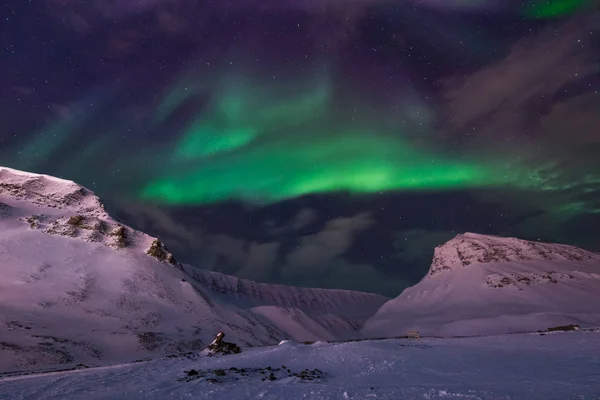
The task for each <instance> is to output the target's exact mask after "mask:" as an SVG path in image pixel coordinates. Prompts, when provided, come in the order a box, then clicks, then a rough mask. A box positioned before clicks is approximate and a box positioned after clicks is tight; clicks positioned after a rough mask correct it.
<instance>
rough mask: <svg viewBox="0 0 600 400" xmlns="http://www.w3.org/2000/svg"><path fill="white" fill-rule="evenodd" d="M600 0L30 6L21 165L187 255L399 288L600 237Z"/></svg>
mask: <svg viewBox="0 0 600 400" xmlns="http://www.w3.org/2000/svg"><path fill="white" fill-rule="evenodd" d="M598 6H599V3H598V2H597V1H595V0H589V1H587V0H539V1H537V0H536V1H522V0H390V1H383V0H29V1H26V0H19V1H15V0H10V1H8V0H7V1H5V2H4V4H3V5H2V6H0V7H1V8H0V44H1V45H0V122H1V123H0V165H4V166H8V167H12V168H17V169H23V170H27V171H31V172H38V173H45V174H50V175H54V176H59V177H62V178H66V179H71V180H74V181H76V182H78V183H80V184H82V185H84V186H86V187H88V188H90V189H91V190H93V191H95V192H96V194H97V195H98V196H100V197H101V198H102V200H103V201H104V202H105V203H106V205H107V207H108V208H109V211H110V212H111V214H113V215H114V216H116V217H117V218H119V219H120V220H121V221H123V222H124V223H127V224H129V225H131V226H133V227H134V228H137V229H140V230H143V231H145V232H147V233H149V234H152V235H157V236H159V237H160V238H161V240H163V241H164V242H165V243H166V244H167V245H168V247H169V248H170V249H171V251H173V252H174V253H175V255H176V256H177V257H178V258H179V259H180V260H181V261H183V262H187V263H192V264H194V265H197V266H198V267H202V268H207V269H212V270H216V271H221V272H225V273H228V274H235V275H237V276H240V277H244V278H250V279H254V280H258V281H263V282H276V283H286V284H294V285H303V286H318V287H328V288H344V289H357V290H365V291H373V292H378V293H382V294H385V295H388V296H395V295H397V294H399V293H400V292H401V290H402V289H403V288H405V287H406V286H408V285H411V284H414V283H416V282H417V281H419V280H420V279H421V278H422V277H423V276H424V274H425V272H426V271H427V269H428V267H429V264H430V261H431V256H432V254H433V248H434V247H435V246H436V245H439V244H441V243H443V242H445V241H446V240H448V239H450V238H451V237H453V236H454V235H456V234H457V233H462V232H465V231H471V232H477V233H488V234H498V235H504V236H507V235H510V236H517V237H521V238H524V239H531V240H542V241H553V242H562V243H568V244H574V245H577V246H581V247H584V248H587V249H591V250H600V230H599V227H600V9H599V7H598Z"/></svg>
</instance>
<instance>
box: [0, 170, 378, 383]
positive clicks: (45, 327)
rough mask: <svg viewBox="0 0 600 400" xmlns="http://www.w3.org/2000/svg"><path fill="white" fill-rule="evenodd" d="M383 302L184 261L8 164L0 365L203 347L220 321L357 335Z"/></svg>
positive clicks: (2, 219) (1, 190) (72, 193)
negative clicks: (239, 277) (254, 279)
mask: <svg viewBox="0 0 600 400" xmlns="http://www.w3.org/2000/svg"><path fill="white" fill-rule="evenodd" d="M363 300H364V302H365V304H362V302H363ZM385 300H386V299H385V298H382V297H381V296H376V295H368V294H360V293H355V292H345V291H326V290H324V291H320V290H311V289H295V288H287V287H282V286H270V285H261V284H257V283H254V282H249V281H243V280H237V279H236V278H233V277H226V276H224V275H219V274H214V273H208V272H202V271H199V270H196V269H193V268H191V267H189V266H185V267H184V266H183V265H181V264H179V263H178V262H177V261H176V260H175V257H174V256H173V255H172V254H171V253H170V252H169V251H168V250H167V249H166V247H165V246H164V244H162V243H161V242H159V241H158V240H157V239H155V238H153V237H150V236H148V235H146V234H144V233H142V232H139V231H136V230H135V229H132V228H131V227H128V226H125V225H123V224H120V223H118V222H117V221H115V220H114V219H113V218H111V217H110V215H108V214H107V212H106V210H105V208H104V206H103V205H102V203H101V201H100V200H99V199H98V197H96V196H95V195H94V193H92V192H91V191H90V190H88V189H86V188H84V187H82V186H80V185H78V184H76V183H74V182H71V181H66V180H62V179H58V178H53V177H50V176H45V175H37V174H31V173H26V172H22V171H16V170H13V169H9V168H2V167H0V372H2V371H10V370H16V369H27V368H39V367H41V366H56V365H62V366H68V365H74V364H78V363H85V364H88V365H89V364H102V363H109V362H116V361H126V360H134V359H139V358H143V357H154V356H159V355H164V354H168V353H175V352H180V351H196V350H200V349H201V348H202V347H203V346H204V345H206V344H207V343H208V342H210V341H211V340H212V339H213V337H214V335H215V333H216V332H219V331H224V332H225V333H226V335H227V338H228V339H229V340H231V341H234V342H236V343H238V344H240V345H242V346H256V345H265V344H274V343H277V342H278V341H280V340H282V339H286V338H294V339H296V340H328V339H337V338H346V337H356V335H358V329H359V328H360V326H362V323H363V322H364V320H365V319H366V318H367V317H368V316H369V310H370V312H371V314H372V313H374V312H375V310H376V309H377V308H378V307H379V306H380V305H381V304H382V303H383V302H384V301H385Z"/></svg>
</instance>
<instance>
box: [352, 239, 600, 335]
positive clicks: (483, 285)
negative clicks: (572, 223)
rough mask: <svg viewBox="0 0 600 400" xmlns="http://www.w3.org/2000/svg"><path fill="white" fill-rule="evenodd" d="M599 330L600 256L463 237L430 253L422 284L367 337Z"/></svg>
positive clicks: (385, 309) (387, 310)
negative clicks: (563, 328)
mask: <svg viewBox="0 0 600 400" xmlns="http://www.w3.org/2000/svg"><path fill="white" fill-rule="evenodd" d="M571 323H573V324H580V325H582V326H590V325H596V326H597V325H600V254H597V253H593V252H589V251H585V250H582V249H579V248H576V247H573V246H566V245H561V244H549V243H538V242H530V241H526V240H520V239H516V238H504V237H497V236H487V235H479V234H474V233H465V234H462V235H458V236H456V237H455V238H454V239H452V240H450V241H448V242H447V243H445V244H443V245H441V246H438V247H437V248H436V249H435V252H434V257H433V263H432V264H431V267H430V269H429V272H428V274H427V276H426V277H425V278H423V280H422V281H421V282H419V283H418V284H417V285H415V286H413V287H411V288H408V289H406V290H405V291H404V292H403V293H402V294H401V295H400V296H398V297H397V298H395V299H393V300H391V301H389V302H387V303H386V304H384V305H383V306H382V307H381V308H380V309H379V310H378V311H377V313H376V314H375V315H374V316H373V317H372V318H370V319H369V320H368V321H367V322H366V323H365V325H364V327H363V329H362V334H363V335H365V336H366V337H380V336H395V335H403V334H404V333H406V332H407V331H412V330H416V331H419V332H420V333H421V334H424V335H440V336H461V335H487V334H503V333H511V332H524V331H527V332H529V331H536V330H541V329H545V328H548V327H551V326H556V325H565V324H571Z"/></svg>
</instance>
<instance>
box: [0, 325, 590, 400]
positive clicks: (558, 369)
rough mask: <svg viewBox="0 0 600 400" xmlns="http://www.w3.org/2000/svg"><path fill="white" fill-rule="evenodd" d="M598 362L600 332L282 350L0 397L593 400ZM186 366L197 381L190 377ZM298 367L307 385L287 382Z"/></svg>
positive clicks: (141, 367) (21, 385)
mask: <svg viewBox="0 0 600 400" xmlns="http://www.w3.org/2000/svg"><path fill="white" fill-rule="evenodd" d="M599 359H600V332H565V333H563V332H561V333H555V334H549V335H546V336H539V335H537V334H523V335H506V336H496V337H485V338H469V339H422V340H414V341H413V340H382V341H362V342H353V343H339V344H323V343H317V344H314V345H293V344H289V343H286V344H284V345H281V346H276V347H266V348H255V349H248V350H247V351H244V352H242V353H241V354H238V355H231V356H226V357H222V358H216V357H213V358H201V359H198V360H195V361H194V360H186V359H183V360H181V359H180V360H177V359H174V360H155V361H151V362H148V363H139V364H131V365H121V366H113V367H106V368H98V369H89V370H79V371H71V372H62V373H52V374H46V375H37V376H21V377H8V378H5V379H2V378H0V398H2V399H6V400H17V399H28V400H37V399H40V400H41V399H44V400H63V399H69V400H77V399H85V400H100V399H111V400H120V399H123V400H138V399H140V400H141V399H143V400H153V399H156V400H164V399H169V400H171V399H172V400H177V399H197V400H201V399H210V400H213V399H229V400H242V399H258V398H260V399H273V400H274V399H312V400H335V399H361V400H362V399H389V400H399V399H401V400H413V399H420V400H422V399H437V400H439V399H465V400H501V399H506V400H509V399H510V400H538V399H539V400H564V399H579V400H597V399H599V398H600V391H599V388H600V374H599V373H598V369H599V365H598V360H599ZM282 366H285V368H282ZM268 367H270V368H271V369H270V370H269V369H267V368H268ZM232 368H236V369H237V370H234V369H232ZM242 368H243V369H244V371H241V369H242ZM191 369H195V370H196V371H198V372H199V374H198V375H194V376H189V377H188V375H187V374H186V373H185V372H184V371H189V370H191ZM218 369H221V370H222V374H224V375H222V376H220V375H216V374H215V373H214V372H215V370H218ZM287 369H289V370H290V372H289V373H288V372H287ZM315 369H317V370H318V371H315ZM303 370H308V371H307V372H306V373H305V374H304V375H305V376H306V377H310V378H313V379H312V380H311V379H308V378H307V379H302V378H300V377H296V376H294V375H293V374H294V373H296V374H298V373H299V375H303V374H302V371H303ZM270 374H273V377H274V378H275V379H274V380H270V379H269V378H268V377H269V376H270ZM290 375H291V376H290ZM209 379H214V380H215V382H213V383H211V382H210V381H209Z"/></svg>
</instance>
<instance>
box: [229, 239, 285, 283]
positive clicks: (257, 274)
mask: <svg viewBox="0 0 600 400" xmlns="http://www.w3.org/2000/svg"><path fill="white" fill-rule="evenodd" d="M279 248H280V243H278V242H271V243H254V242H253V243H250V245H249V246H248V252H247V255H246V260H245V261H244V265H243V267H242V268H241V269H240V270H238V271H237V272H236V276H238V277H240V278H245V279H252V280H256V281H262V282H268V281H270V278H271V275H272V272H273V267H274V266H275V262H276V261H277V257H278V254H277V253H278V251H279Z"/></svg>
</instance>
